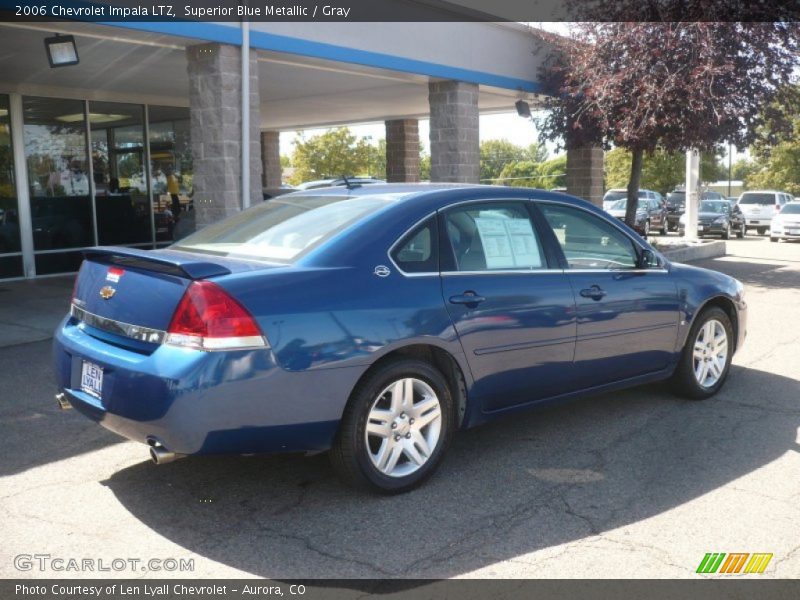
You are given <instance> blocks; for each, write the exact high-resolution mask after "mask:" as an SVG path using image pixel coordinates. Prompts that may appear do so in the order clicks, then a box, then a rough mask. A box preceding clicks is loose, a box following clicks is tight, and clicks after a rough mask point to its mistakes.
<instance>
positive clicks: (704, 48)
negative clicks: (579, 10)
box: [538, 21, 800, 225]
mask: <svg viewBox="0 0 800 600" xmlns="http://www.w3.org/2000/svg"><path fill="white" fill-rule="evenodd" d="M549 41H550V42H551V43H552V44H554V45H555V52H553V53H552V54H551V56H550V57H549V59H548V60H547V61H546V66H545V67H544V69H543V78H544V80H545V82H546V83H547V85H548V86H549V87H550V92H551V94H552V96H550V97H549V98H548V99H547V100H546V108H548V109H549V110H548V112H547V113H546V116H545V117H544V118H542V119H540V120H539V123H538V125H539V128H540V130H541V132H542V135H543V136H544V137H545V138H546V139H550V140H561V141H565V143H566V146H567V148H568V149H569V148H570V147H573V146H580V145H583V144H595V145H602V146H604V147H606V148H609V147H611V146H619V147H623V148H626V149H628V150H630V152H631V154H632V157H633V160H632V164H631V172H630V180H629V184H628V206H627V211H626V216H625V221H626V223H628V224H629V225H632V224H633V221H634V217H635V213H636V205H637V196H638V190H639V180H640V177H641V172H642V159H643V157H644V155H645V153H651V152H653V151H654V150H655V149H656V148H659V147H660V148H663V149H664V150H666V151H668V152H673V151H680V150H684V151H685V150H687V149H690V148H698V149H700V150H712V149H713V147H714V146H715V145H716V144H720V143H732V144H734V145H736V146H737V147H738V148H740V149H742V148H744V147H745V146H747V145H749V144H751V143H753V142H754V141H755V140H756V139H757V138H758V137H759V136H764V135H765V134H766V135H768V136H770V137H772V138H773V139H777V138H780V136H782V135H784V134H788V133H789V132H790V131H791V128H790V123H789V120H788V119H786V112H785V111H781V110H779V109H777V108H774V107H776V100H777V99H779V97H780V94H781V92H782V90H785V89H786V87H787V86H788V85H789V84H791V83H792V79H793V76H794V70H795V69H796V67H797V65H798V47H800V27H798V24H797V23H789V22H761V23H742V22H710V21H696V22H653V21H650V22H590V23H579V24H576V25H575V26H574V29H573V31H572V34H571V36H570V37H569V38H563V37H562V38H559V37H551V38H549Z"/></svg>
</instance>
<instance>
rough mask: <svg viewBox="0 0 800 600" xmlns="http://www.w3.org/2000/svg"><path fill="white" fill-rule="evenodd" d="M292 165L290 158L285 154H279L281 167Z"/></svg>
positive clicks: (285, 167)
mask: <svg viewBox="0 0 800 600" xmlns="http://www.w3.org/2000/svg"><path fill="white" fill-rule="evenodd" d="M291 166H292V159H291V157H289V156H286V155H285V154H281V169H288V168H289V167H291Z"/></svg>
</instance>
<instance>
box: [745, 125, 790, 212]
mask: <svg viewBox="0 0 800 600" xmlns="http://www.w3.org/2000/svg"><path fill="white" fill-rule="evenodd" d="M796 128H797V130H798V131H797V135H798V136H800V120H798V125H797V126H796ZM745 187H746V189H748V190H757V189H768V190H781V191H784V192H788V193H790V194H792V195H794V196H800V137H795V138H794V139H793V140H787V141H783V142H779V143H777V144H775V145H774V146H773V147H772V148H771V149H770V151H769V153H768V154H767V156H765V157H764V160H763V166H762V167H761V168H760V169H758V168H756V169H753V170H752V171H751V172H750V173H747V174H746V176H745Z"/></svg>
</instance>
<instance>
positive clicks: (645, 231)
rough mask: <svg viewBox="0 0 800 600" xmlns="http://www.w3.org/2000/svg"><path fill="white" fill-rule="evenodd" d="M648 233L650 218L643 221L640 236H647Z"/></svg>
mask: <svg viewBox="0 0 800 600" xmlns="http://www.w3.org/2000/svg"><path fill="white" fill-rule="evenodd" d="M648 235H650V219H647V220H646V221H645V222H644V229H643V230H642V237H643V238H647V236H648Z"/></svg>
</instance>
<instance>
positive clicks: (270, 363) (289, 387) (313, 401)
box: [53, 318, 363, 454]
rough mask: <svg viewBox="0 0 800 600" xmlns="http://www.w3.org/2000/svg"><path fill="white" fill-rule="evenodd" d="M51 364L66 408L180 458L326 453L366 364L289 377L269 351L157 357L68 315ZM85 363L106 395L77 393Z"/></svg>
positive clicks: (162, 353) (165, 352)
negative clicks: (93, 331) (96, 371)
mask: <svg viewBox="0 0 800 600" xmlns="http://www.w3.org/2000/svg"><path fill="white" fill-rule="evenodd" d="M53 361H54V366H55V372H56V378H57V381H58V386H59V388H60V389H61V390H62V391H63V392H64V393H65V394H66V397H67V399H68V400H69V402H70V404H72V406H74V407H75V409H76V410H78V411H79V412H81V413H82V414H84V415H86V416H87V417H89V418H91V419H93V420H95V421H97V422H98V423H100V424H101V425H103V426H104V427H106V428H107V429H109V430H111V431H113V432H115V433H118V434H119V435H122V436H124V437H126V438H128V439H131V440H135V441H138V442H144V443H152V442H157V443H159V444H161V445H162V446H163V447H164V448H166V449H167V450H169V451H170V452H175V453H177V454H216V453H251V452H281V451H283V452H294V451H319V450H326V449H328V448H329V447H330V445H331V443H332V441H333V437H334V435H335V433H336V429H337V427H338V423H339V420H340V418H341V415H342V412H343V411H344V406H345V403H346V402H347V398H348V395H349V393H350V390H351V389H352V385H353V384H354V383H355V381H356V380H357V379H358V377H359V376H360V374H361V371H362V370H363V368H359V367H345V368H339V369H317V370H309V371H303V372H289V371H285V370H283V369H281V368H280V367H278V366H277V365H276V364H275V361H274V359H273V357H272V354H271V352H270V351H269V350H263V349H260V350H242V351H235V352H202V351H197V350H187V349H183V348H177V347H171V346H166V345H165V346H160V347H159V348H158V349H157V350H155V351H154V352H153V353H151V354H142V353H139V352H133V351H130V350H126V349H123V348H119V347H117V346H114V345H111V344H108V343H106V342H103V341H101V340H99V339H96V338H95V337H93V336H91V335H89V333H87V332H86V331H85V330H82V329H81V328H79V327H77V326H76V323H75V322H74V320H71V319H69V318H67V319H65V320H64V321H63V322H62V324H61V325H60V326H59V328H58V329H57V331H56V335H55V339H54V342H53ZM83 361H89V362H92V363H94V364H96V365H98V366H99V367H100V368H101V369H102V370H103V388H102V392H101V397H99V398H98V397H95V396H93V395H91V394H89V393H87V392H85V391H83V390H81V385H80V380H81V366H82V363H83Z"/></svg>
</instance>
